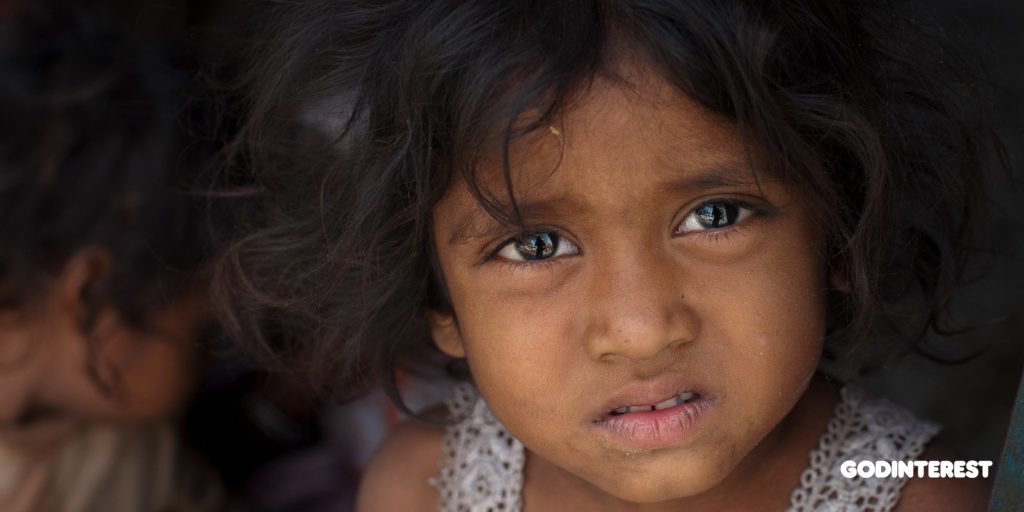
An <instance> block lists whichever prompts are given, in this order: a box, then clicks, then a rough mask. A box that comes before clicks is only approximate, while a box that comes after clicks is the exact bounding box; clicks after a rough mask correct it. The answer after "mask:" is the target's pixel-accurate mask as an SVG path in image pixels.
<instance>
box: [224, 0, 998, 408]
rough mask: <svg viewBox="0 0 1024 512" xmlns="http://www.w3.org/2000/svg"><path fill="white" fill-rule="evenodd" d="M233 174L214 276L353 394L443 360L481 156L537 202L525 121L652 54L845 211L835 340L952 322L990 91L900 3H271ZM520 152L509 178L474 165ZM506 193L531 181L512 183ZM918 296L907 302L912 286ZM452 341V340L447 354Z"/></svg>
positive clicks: (804, 183) (539, 124) (242, 330)
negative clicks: (448, 246) (437, 240)
mask: <svg viewBox="0 0 1024 512" xmlns="http://www.w3.org/2000/svg"><path fill="white" fill-rule="evenodd" d="M268 8H269V9H270V12H269V13H265V16H266V18H265V19H267V20H272V21H270V23H269V24H268V25H269V27H270V29H271V30H269V32H268V34H269V35H267V36H266V37H264V38H261V43H260V44H259V45H258V46H257V47H256V48H255V51H254V52H253V54H252V55H251V65H250V67H249V68H248V72H247V73H246V74H245V75H244V80H242V83H244V84H246V87H247V88H248V89H247V92H246V93H245V94H244V95H243V96H242V101H241V102H240V105H241V107H240V108H241V112H242V121H241V129H240V131H239V132H238V136H237V137H236V138H235V139H234V140H233V142H232V143H231V144H230V145H229V153H228V155H227V156H228V161H229V162H230V165H229V166H227V167H226V168H227V169H229V170H230V171H228V172H225V174H224V177H225V181H226V183H227V184H228V185H232V186H238V187H240V188H239V191H240V195H239V199H238V201H239V203H240V204H241V206H242V209H241V210H240V211H243V212H244V215H243V216H242V217H240V218H239V219H238V220H239V225H240V227H241V232H240V233H238V234H237V236H236V238H235V239H234V240H233V242H232V243H230V244H228V245H227V246H226V249H225V252H224V254H223V257H222V258H221V260H220V262H219V265H218V267H217V270H216V276H215V283H214V291H215V295H216V297H217V299H218V302H219V303H220V304H221V308H222V312H223V318H224V320H225V324H226V325H227V327H228V328H229V330H230V331H231V332H232V333H233V334H234V335H235V336H236V337H237V338H239V339H240V340H244V341H245V342H247V343H249V344H250V346H252V347H255V348H256V349H257V351H258V352H261V353H262V354H264V355H266V356H268V360H269V361H270V362H272V363H276V364H278V365H279V367H280V368H287V369H291V370H296V371H300V372H302V373H303V374H306V375H310V376H312V381H311V382H313V383H315V384H317V385H323V384H325V383H329V384H331V386H330V388H331V389H333V390H340V393H341V394H342V395H345V396H349V395H353V394H356V393H358V392H360V391H362V390H365V389H366V387H367V386H369V385H374V384H381V385H383V386H384V388H385V390H386V391H387V392H388V393H390V394H391V396H392V398H394V399H396V400H397V401H398V403H399V405H401V400H400V397H399V396H398V393H397V390H396V388H395V385H394V375H395V371H396V369H399V368H415V367H416V365H418V364H419V363H423V362H428V363H429V362H443V360H440V359H438V357H437V352H436V351H435V350H434V349H433V346H432V343H431V341H430V335H429V331H428V326H427V323H426V321H425V319H424V315H425V312H426V311H427V310H431V309H432V310H438V311H443V312H447V311H450V307H451V306H450V304H449V303H448V299H447V298H446V291H445V285H444V281H443V279H442V278H441V277H440V275H439V272H438V268H437V263H436V255H435V253H434V251H435V248H434V244H433V241H432V240H431V211H432V209H433V207H434V205H435V203H437V201H438V200H439V199H440V198H441V197H442V195H443V194H444V193H445V191H446V190H447V189H448V187H449V184H451V183H453V180H458V179H461V180H465V181H466V182H467V183H468V184H469V187H470V189H471V191H472V192H473V194H474V195H475V197H476V198H477V199H478V200H479V202H480V203H481V205H482V206H483V207H484V208H485V209H486V210H487V211H488V212H489V213H490V214H491V215H493V216H494V217H495V218H496V219H498V220H500V221H502V222H506V223H512V224H515V223H518V222H519V220H518V217H517V212H516V207H515V206H516V203H515V199H514V198H515V195H514V194H513V192H514V191H513V190H511V183H512V180H511V179H510V176H511V173H512V172H513V170H512V169H510V168H509V167H510V166H509V162H508V147H509V144H510V143H511V142H512V141H514V140H516V139H517V138H519V137H522V136H523V135H524V134H527V133H530V132H532V131H534V130H537V129H539V128H544V127H546V126H549V125H551V124H552V123H553V122H554V121H555V119H556V118H557V116H559V115H560V114H561V113H563V112H564V111H565V110H566V109H567V108H570V107H571V103H572V101H573V99H574V98H577V97H578V95H580V94H582V93H583V92H585V91H586V89H587V87H588V86H589V84H590V83H591V82H592V80H593V79H594V78H595V77H598V76H604V77H613V78H614V77H615V75H616V66H617V65H618V63H621V62H623V59H630V60H632V61H633V62H641V63H643V65H644V66H645V67H646V69H648V70H649V72H650V73H657V74H659V75H660V76H661V78H663V79H664V80H665V81H667V82H668V83H670V84H672V85H673V86H675V87H676V88H678V90H680V91H681V92H682V93H685V94H686V95H687V96H688V97H689V98H692V99H693V100H694V101H696V102H697V103H699V104H700V105H701V106H703V107H704V108H706V109H708V110H709V111H712V112H714V113H717V114H719V115H721V116H724V117H725V118H728V119H730V120H731V121H732V122H733V123H734V124H735V126H736V127H737V129H738V130H739V132H740V133H741V134H743V135H744V136H745V140H746V141H747V144H748V146H749V148H750V151H751V154H753V152H755V151H756V153H757V155H758V156H759V158H763V161H765V162H769V163H770V164H769V166H768V168H767V169H765V170H764V172H767V173H770V174H771V175H772V177H773V178H776V179H780V180H783V181H784V182H787V183H790V184H793V185H794V186H796V187H798V190H800V191H801V192H802V193H803V194H804V195H805V196H806V197H808V198H809V199H810V201H811V203H812V211H816V212H820V216H821V218H820V219H819V220H820V221H821V223H822V225H823V226H825V229H826V233H827V250H828V254H827V255H826V257H827V262H828V264H829V266H830V268H831V270H832V272H835V273H837V274H838V275H841V276H844V279H845V280H846V281H847V282H848V286H845V287H843V288H844V289H843V290H833V291H831V298H830V330H829V336H828V338H829V339H828V342H829V346H833V347H834V346H842V345H843V344H844V343H846V344H848V343H850V342H854V341H857V340H861V339H864V338H865V337H866V334H867V333H868V332H869V331H870V330H871V329H872V328H873V327H874V326H878V325H879V324H880V321H881V320H884V319H885V315H886V313H887V312H889V311H897V310H898V311H900V312H901V314H904V315H905V314H908V312H910V313H912V314H913V316H912V318H915V319H917V321H915V322H911V323H912V324H913V325H912V326H911V327H910V328H906V326H907V325H908V323H907V322H906V321H905V320H901V321H900V325H902V326H904V329H901V330H900V332H899V335H900V336H898V337H891V338H886V340H887V341H886V343H887V344H888V349H889V352H905V351H908V350H910V349H911V348H912V347H914V346H915V345H916V344H918V343H919V342H920V341H921V340H922V339H923V337H924V335H925V334H926V333H927V332H928V330H929V328H934V327H936V326H939V325H940V320H941V319H942V315H943V311H944V306H945V305H946V299H947V297H948V296H949V293H950V291H951V290H952V288H953V287H954V285H955V284H957V282H958V279H959V277H960V276H961V273H962V272H961V271H962V269H963V266H964V261H965V260H964V257H965V255H966V252H967V249H968V247H969V245H970V240H969V233H970V226H971V225H972V218H973V217H974V214H975V211H976V210H977V208H978V206H979V202H980V199H979V197H980V194H981V191H982V171H981V169H982V167H983V165H984V164H986V160H987V158H986V154H987V147H988V142H987V140H988V139H987V137H988V135H987V134H988V133H989V132H988V131H987V130H986V129H985V124H984V116H982V115H980V113H981V112H983V111H984V109H983V108H982V107H983V104H982V103H983V102H982V101H981V99H982V97H983V95H981V94H980V93H979V90H980V88H979V87H978V86H977V84H976V82H975V81H973V79H972V78H971V77H972V76H974V75H973V74H972V73H969V72H967V71H966V70H967V68H966V67H965V66H963V65H962V63H961V62H959V61H958V60H957V59H956V58H955V54H953V53H950V52H949V51H947V50H944V49H943V48H944V45H943V44H942V40H941V38H935V37H933V36H934V35H935V34H934V33H933V32H931V31H930V30H929V29H928V28H927V27H926V26H925V25H923V24H921V23H918V22H913V21H911V20H910V19H909V18H907V17H904V16H903V15H901V14H900V12H901V11H899V10H897V9H896V8H895V7H894V6H893V5H892V3H889V2H873V1H862V0H843V1H837V2H818V1H811V0H807V1H794V2H774V1H766V0H760V1H759V0H692V1H687V2H665V1H655V0H594V1H571V2H570V1H548V0H545V1H531V0H527V1H521V2H505V1H499V0H471V1H465V2H445V1H427V2H424V1H421V0H416V1H410V0H406V1H402V0H395V1H387V2H371V3H367V2H360V1H338V0H307V1H301V2H287V3H283V4H275V5H273V6H270V7H268ZM487 155H502V156H503V157H504V163H505V166H504V175H505V184H506V188H505V189H504V190H497V191H496V190H488V189H486V188H485V187H483V186H482V185H481V180H480V179H479V177H478V176H477V172H476V170H477V167H478V166H477V163H478V161H479V160H480V158H482V157H484V156H487ZM503 198H511V199H509V200H504V199H503ZM897 306H898V309H897V308H896V307H897ZM431 354H433V355H431Z"/></svg>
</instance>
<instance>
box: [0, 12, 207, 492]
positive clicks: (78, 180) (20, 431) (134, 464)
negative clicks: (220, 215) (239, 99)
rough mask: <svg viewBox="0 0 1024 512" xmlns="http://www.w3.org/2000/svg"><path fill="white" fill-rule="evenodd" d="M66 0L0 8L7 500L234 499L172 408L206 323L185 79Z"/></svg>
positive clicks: (1, 331) (196, 165)
mask: <svg viewBox="0 0 1024 512" xmlns="http://www.w3.org/2000/svg"><path fill="white" fill-rule="evenodd" d="M53 5H55V4H53ZM53 5H50V6H47V5H46V4H45V3H44V4H43V5H35V6H32V7H31V8H30V9H28V10H27V11H26V12H23V13H22V14H21V15H20V16H17V17H13V18H10V19H6V20H3V21H2V22H0V248H2V250H0V509H2V510H5V511H12V512H20V511H49V510H60V511H65V512H77V511H92V510H97V511H98V510H103V511H136V510H138V511H165V510H214V509H222V508H223V506H224V500H223V496H222V494H221V493H220V491H219V490H218V485H217V484H216V480H215V479H214V478H211V477H209V476H208V475H209V473H207V472H206V471H205V470H203V469H202V467H201V466H200V465H198V464H197V463H196V462H195V461H194V460H193V459H192V458H190V456H188V455H187V454H186V451H185V450H184V449H183V446H182V443H181V441H180V439H179V436H178V434H177V432H176V429H175V427H174V426H173V425H174V424H173V421H172V420H173V418H174V417H175V415H176V414H177V413H178V412H179V410H180V408H181V407H182V405H183V401H184V399H185V397H186V396H187V394H188V392H189V390H190V388H191V385H192V384H191V383H192V381H193V380H194V375H195V360H196V357H195V356H196V354H197V341H198V339H199V338H200V337H201V334H202V333H203V331H204V329H205V327H206V326H207V325H208V318H207V317H208V315H207V313H206V298H205V297H206V293H205V286H204V279H203V278H202V277H201V275H202V266H203V261H204V258H205V255H206V253H207V252H208V247H207V244H206V242H205V241H204V240H203V237H202V236H201V233H202V232H203V230H202V229H201V223H200V220H201V214H200V213H199V209H198V208H197V206H199V205H201V202H200V201H197V200H196V198H195V196H194V195H193V194H191V193H190V188H191V187H192V186H194V184H195V177H196V176H197V175H198V173H199V172H200V170H201V168H202V159H203V152H202V151H201V150H199V149H198V148H197V146H196V145H195V144H193V143H190V142H188V141H187V139H186V138H185V137H184V136H183V130H182V129H181V119H182V118H181V115H182V108H181V107H182V104H183V101H182V99H183V95H182V94H181V90H182V89H181V87H182V86H183V85H184V78H183V76H182V75H181V74H179V73H178V72H177V71H175V70H174V68H173V66H172V65H171V64H170V61H169V60H168V58H167V57H166V56H165V55H164V54H162V53H161V52H160V50H159V49H158V48H157V45H155V44H152V43H149V42H146V41H139V40H132V39H130V38H129V37H128V36H126V35H125V34H124V33H122V32H121V31H119V30H116V29H114V27H113V25H112V24H111V23H109V22H108V20H105V19H102V18H101V17H100V16H96V15H83V14H82V13H78V12H68V11H64V10H61V9H56V8H54V7H53Z"/></svg>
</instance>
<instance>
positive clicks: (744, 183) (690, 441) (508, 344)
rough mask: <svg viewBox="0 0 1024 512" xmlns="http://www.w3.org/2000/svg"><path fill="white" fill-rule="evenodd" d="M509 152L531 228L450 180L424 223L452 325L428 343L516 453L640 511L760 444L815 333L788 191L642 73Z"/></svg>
mask: <svg viewBox="0 0 1024 512" xmlns="http://www.w3.org/2000/svg"><path fill="white" fill-rule="evenodd" d="M511 149H512V153H511V156H512V166H513V181H514V187H515V191H516V195H517V199H518V201H519V206H520V210H521V212H522V214H523V217H524V221H525V223H526V224H527V225H528V226H530V228H529V230H528V232H527V233H520V232H519V230H518V229H517V228H513V227H508V226H503V225H501V224H500V223H498V222H496V221H494V220H493V219H492V218H491V217H489V216H488V215H487V214H486V213H484V211H483V209H482V208H481V207H480V206H479V204H478V203H477V201H476V200H475V199H474V198H473V196H472V195H471V194H470V192H469V191H468V189H467V188H466V186H465V184H464V183H458V184H456V185H454V186H453V187H452V188H451V190H449V191H448V193H447V194H446V196H445V197H444V198H443V200H442V201H441V202H440V203H439V204H438V205H437V207H436V209H435V211H434V229H435V236H436V238H435V239H436V240H437V251H438V255H439V260H440V264H441V268H442V270H443V272H444V276H445V280H446V283H447V285H448V288H449V290H450V293H451V299H452V303H453V306H454V312H455V314H454V316H455V318H457V324H456V322H455V321H454V320H453V318H452V317H451V316H449V315H439V314H434V315H432V319H431V321H432V325H433V334H434V339H435V342H436V343H437V344H438V346H439V347H440V348H441V349H442V350H443V351H445V352H446V353H448V354H450V355H453V356H456V357H466V358H467V360H468V363H469V366H470V369H471V371H472V374H473V378H474V381H475V383H476V385H477V386H478V388H479V389H480V392H481V394H482V395H483V397H484V398H485V400H486V401H487V403H488V405H489V406H490V408H491V409H492V410H493V412H494V414H495V416H497V418H498V419H499V420H501V422H502V423H503V424H504V425H505V426H506V427H507V428H508V430H509V431H510V432H511V433H512V434H513V435H514V436H515V437H516V438H518V439H519V440H521V441H522V442H523V444H524V445H525V446H526V447H527V448H528V449H529V451H530V453H531V457H539V458H540V460H541V461H543V462H545V463H551V464H553V465H554V466H556V467H557V468H561V469H562V470H565V471H568V472H569V473H571V474H572V475H575V476H576V477H580V478H582V479H583V480H584V481H585V482H588V483H589V484H592V485H593V486H596V488H597V489H598V490H600V491H602V492H604V493H609V494H611V495H613V496H615V497H618V498H621V499H625V500H628V501H635V502H656V501H663V500H668V499H672V498H679V497H684V496H690V495H695V494H697V493H701V492H703V491H705V490H707V489H710V488H712V487H713V486H715V484H717V483H719V482H721V481H722V480H723V479H724V478H725V477H726V475H728V474H730V473H731V472H732V471H733V470H734V469H736V468H737V466H738V465H739V463H740V461H741V460H743V459H744V458H745V457H746V456H747V455H748V454H749V453H751V450H752V449H753V448H754V447H755V445H757V444H758V443H761V442H762V440H765V442H764V443H763V444H762V447H761V448H759V450H758V451H756V452H754V453H758V454H759V453H763V452H765V450H767V451H770V445H771V442H772V441H771V440H772V439H774V438H775V436H769V434H770V433H771V432H772V431H773V429H774V428H775V427H776V426H777V425H779V423H780V422H781V421H782V420H783V419H784V417H785V416H786V415H787V414H788V413H789V412H790V410H791V409H792V408H793V406H794V404H795V403H796V401H797V399H798V398H799V397H800V396H801V394H802V393H803V391H804V390H805V389H806V387H807V384H808V382H809V380H810V378H811V376H812V374H813V372H814V369H815V366H816V363H817V361H818V358H819V355H820V352H821V345H822V339H823V335H824V331H825V290H826V286H827V269H826V265H825V258H824V256H823V249H824V242H823V235H822V232H821V230H820V228H819V226H818V225H817V224H816V222H815V221H814V212H812V211H809V210H808V207H807V206H806V202H805V201H804V200H803V198H802V197H801V195H800V194H799V193H798V192H797V190H796V189H795V188H793V187H791V186H787V185H784V184H781V183H779V182H776V181H773V180H772V178H771V177H770V176H769V174H768V173H767V172H766V170H765V169H758V171H759V172H758V173H757V174H758V177H759V178H760V184H759V183H758V182H757V181H755V169H753V168H752V167H751V163H750V160H749V159H748V155H749V153H748V152H747V151H746V150H745V147H744V144H743V141H742V140H741V138H740V136H739V134H738V133H737V131H736V130H735V129H734V128H733V127H732V126H731V125H730V124H729V123H728V122H725V121H723V120H720V119H718V118H716V117H715V116H713V115H712V114H710V113H709V112H707V111H705V110H703V109H702V108H700V107H699V106H697V105H695V104H694V103H693V102H692V101H690V100H689V99H687V98H685V97H684V96H683V95H682V94H681V93H678V92H676V91H675V90H674V89H672V88H671V87H669V86H668V85H667V84H664V83H660V82H654V81H653V80H651V79H646V80H640V83H639V85H636V86H635V88H632V89H627V88H625V87H622V86H618V85H613V84H610V83H608V82H601V81H598V82H597V83H596V84H595V85H594V86H593V87H592V89H591V90H590V91H589V92H588V93H587V94H586V95H585V96H584V97H583V98H582V99H581V101H580V102H578V103H577V104H576V105H575V107H574V108H573V109H572V110H570V111H569V112H568V113H566V114H565V116H564V118H563V120H562V124H560V125H558V126H553V127H551V128H550V129H549V130H542V131H539V132H538V133H534V134H532V135H531V136H530V137H527V138H526V139H524V140H522V141H521V142H519V143H517V145H515V146H514V147H513V148H511ZM556 167H557V170H555V168H556ZM483 170H484V174H483V175H484V176H489V177H491V178H493V179H492V180H491V181H489V182H488V184H489V186H490V189H491V190H501V188H500V187H501V181H500V179H501V178H500V168H499V167H498V166H497V165H491V166H485V168H484V169H483ZM654 405H657V408H656V409H653V410H652V407H651V406H654ZM766 437H767V439H766ZM744 467H749V466H744Z"/></svg>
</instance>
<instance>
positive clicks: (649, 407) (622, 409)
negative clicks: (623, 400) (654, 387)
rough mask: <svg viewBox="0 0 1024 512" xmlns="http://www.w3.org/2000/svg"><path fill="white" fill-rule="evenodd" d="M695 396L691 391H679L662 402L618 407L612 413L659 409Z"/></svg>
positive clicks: (681, 402)
mask: <svg viewBox="0 0 1024 512" xmlns="http://www.w3.org/2000/svg"><path fill="white" fill-rule="evenodd" d="M695 396H696V393H694V392H692V391H687V392H685V393H680V394H678V395H676V396H674V397H672V398H669V399H668V400H665V401H664V402H661V403H658V404H654V405H633V406H623V407H619V408H618V409H615V410H613V411H612V414H615V415H620V414H626V413H627V412H642V411H660V410H662V409H668V408H669V407H675V406H677V405H680V404H685V403H687V402H690V401H692V400H693V398H694V397H695Z"/></svg>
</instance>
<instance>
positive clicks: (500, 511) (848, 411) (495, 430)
mask: <svg viewBox="0 0 1024 512" xmlns="http://www.w3.org/2000/svg"><path fill="white" fill-rule="evenodd" d="M840 395H841V400H840V403H839V404H838V405H837V406H836V409H835V412H834V414H833V416H832V418H831V419H830V420H829V422H828V429H827V431H826V433H825V434H824V435H823V436H822V437H821V440H820V442H819V444H818V448H817V449H815V450H814V451H812V452H811V454H810V462H811V464H810V466H809V467H808V468H807V469H805V470H804V471H803V473H802V474H801V475H800V487H798V488H797V489H795V490H794V491H793V493H792V494H791V495H790V507H789V509H787V512H855V511H856V512H861V511H864V512H889V511H891V510H892V509H893V508H894V507H895V506H896V503H897V501H899V497H900V491H901V490H902V489H903V486H905V485H906V483H907V479H906V478H866V479H865V478H860V477H854V478H846V477H844V476H842V474H841V473H840V472H839V467H840V465H841V464H842V463H843V462H844V461H847V460H853V461H856V462H859V461H862V460H872V461H874V460H904V461H908V460H915V459H916V458H917V457H918V456H919V455H921V452H923V451H924V445H925V444H926V443H927V442H928V441H929V440H930V439H931V438H932V437H933V436H934V435H935V434H936V433H937V432H938V430H939V428H938V426H936V425H934V424H932V423H929V422H925V421H920V420H918V419H916V418H915V417H914V416H913V415H912V414H911V413H910V412H908V411H906V410H904V409H902V408H900V407H899V406H897V405H895V404H893V403H892V402H889V401H888V400H884V399H868V398H866V397H865V395H864V393H863V392H861V391H860V390H858V389H856V388H853V387H850V386H847V387H845V388H843V389H842V390H841V391H840ZM448 409H449V410H450V411H451V414H452V418H453V420H455V423H454V424H452V425H451V426H449V427H448V430H447V432H446V433H445V436H444V441H443V454H442V456H441V459H440V460H439V461H438V465H439V467H440V470H441V473H440V476H439V477H438V478H433V479H431V481H430V483H431V485H433V486H434V487H437V489H438V491H439V494H440V496H439V498H438V509H439V510H441V511H443V512H519V511H521V510H522V488H523V466H524V464H525V461H526V454H525V451H524V449H523V445H522V444H521V443H520V442H519V441H517V440H516V439H515V438H514V437H512V436H511V435H510V434H509V433H508V432H507V431H506V430H505V428H504V426H502V425H501V423H499V422H498V420H497V419H496V418H495V417H494V415H493V414H491V412H490V410H489V409H488V408H487V405H486V404H485V403H484V401H483V400H481V399H480V397H479V395H478V394H477V392H476V389H475V388H473V386H472V385H470V384H461V385H459V386H458V387H456V389H455V392H454V394H453V396H452V398H451V399H450V400H449V402H448Z"/></svg>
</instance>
